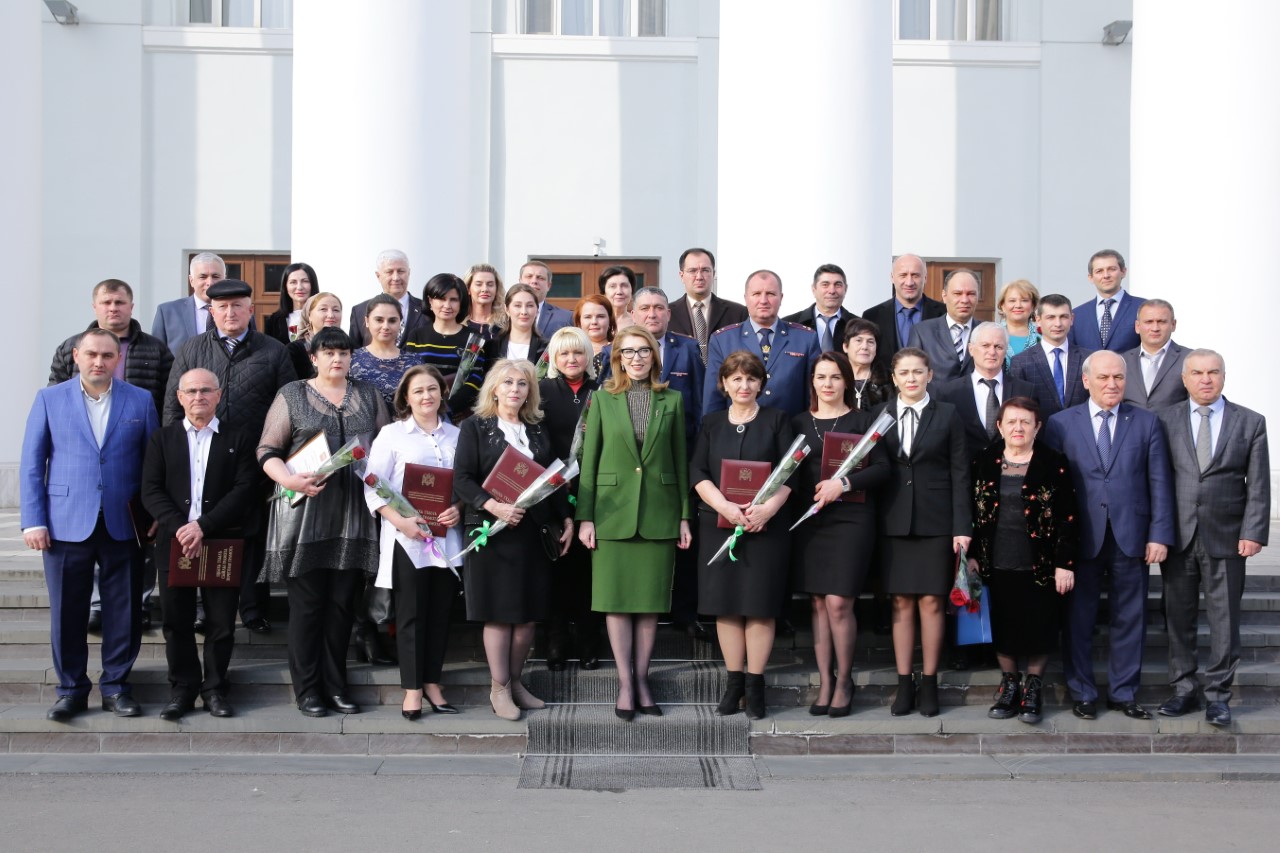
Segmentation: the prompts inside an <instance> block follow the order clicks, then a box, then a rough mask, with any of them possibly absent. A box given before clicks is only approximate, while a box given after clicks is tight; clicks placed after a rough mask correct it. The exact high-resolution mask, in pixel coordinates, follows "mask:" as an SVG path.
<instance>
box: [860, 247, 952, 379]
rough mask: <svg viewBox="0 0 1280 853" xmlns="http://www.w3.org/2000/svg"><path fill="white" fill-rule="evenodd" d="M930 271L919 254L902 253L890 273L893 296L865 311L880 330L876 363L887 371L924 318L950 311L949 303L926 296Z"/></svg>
mask: <svg viewBox="0 0 1280 853" xmlns="http://www.w3.org/2000/svg"><path fill="white" fill-rule="evenodd" d="M927 273H928V271H927V269H926V268H925V264H924V261H923V260H921V259H920V256H919V255H910V254H907V255H899V256H898V258H897V260H895V261H894V262H893V272H892V274H891V275H890V280H891V281H892V283H893V296H892V297H890V298H889V299H888V300H887V301H885V302H881V303H880V304H879V305H873V306H871V307H870V308H868V309H867V310H865V311H863V312H862V318H863V319H864V320H870V321H871V322H873V323H875V324H876V326H878V327H879V329H880V334H879V335H877V336H876V363H877V364H879V365H880V366H881V367H882V368H883V369H884V372H885V373H886V374H887V373H888V372H889V362H890V361H891V360H892V359H893V354H894V353H896V352H897V351H898V350H900V349H902V348H903V347H905V346H906V345H907V340H908V339H909V338H910V337H911V330H912V329H913V328H915V327H916V325H917V324H919V323H920V322H922V321H924V320H932V319H933V318H934V317H941V316H943V315H944V314H946V313H947V309H946V306H945V305H943V304H942V303H941V302H939V301H937V300H936V299H930V298H929V297H927V296H925V295H924V285H925V281H926V277H927Z"/></svg>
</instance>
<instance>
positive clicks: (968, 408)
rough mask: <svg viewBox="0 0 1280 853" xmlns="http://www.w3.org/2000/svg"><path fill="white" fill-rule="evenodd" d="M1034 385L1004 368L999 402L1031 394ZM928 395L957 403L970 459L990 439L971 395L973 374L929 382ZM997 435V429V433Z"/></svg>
mask: <svg viewBox="0 0 1280 853" xmlns="http://www.w3.org/2000/svg"><path fill="white" fill-rule="evenodd" d="M1034 394H1035V386H1033V385H1032V384H1031V383H1030V382H1023V381H1022V380H1021V379H1016V378H1014V377H1013V376H1010V375H1009V371H1007V370H1006V371H1005V372H1004V374H1003V376H1002V377H1001V380H1000V395H999V396H1000V402H1002V403H1003V402H1004V401H1005V400H1008V399H1010V398H1012V397H1033V398H1034ZM929 395H930V396H931V397H937V398H938V399H939V400H941V401H942V402H944V403H950V404H951V405H953V406H955V407H956V413H957V414H959V415H960V422H961V423H963V424H964V437H965V446H966V448H967V449H966V450H965V453H966V454H967V455H966V456H965V458H966V459H968V460H969V461H970V462H972V461H973V459H974V457H976V456H977V455H978V454H979V453H981V452H982V451H983V450H985V449H986V447H987V445H988V444H990V443H991V440H990V439H988V438H987V428H986V425H985V424H983V421H982V413H981V412H979V411H978V403H977V401H976V400H974V398H973V374H972V373H966V374H965V375H964V376H961V377H960V378H958V379H952V380H951V381H949V382H943V383H941V384H939V385H930V386H929ZM996 438H997V439H999V438H1000V435H999V433H997V434H996Z"/></svg>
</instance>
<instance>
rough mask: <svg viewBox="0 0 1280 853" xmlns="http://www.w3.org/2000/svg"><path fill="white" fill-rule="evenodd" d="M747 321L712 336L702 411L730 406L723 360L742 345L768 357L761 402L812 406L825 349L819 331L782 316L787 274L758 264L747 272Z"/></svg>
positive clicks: (795, 408)
mask: <svg viewBox="0 0 1280 853" xmlns="http://www.w3.org/2000/svg"><path fill="white" fill-rule="evenodd" d="M745 302H746V303H747V321H746V322H745V323H738V324H735V325H733V326H725V327H724V328H723V329H721V330H720V331H718V332H716V333H715V334H714V335H712V336H711V340H710V343H709V344H708V346H707V375H706V379H705V380H704V381H703V389H702V414H703V415H706V414H707V413H708V412H714V411H718V410H720V409H723V408H725V407H726V406H727V405H728V402H727V401H726V400H725V397H724V394H722V393H720V382H719V378H718V377H719V373H720V365H721V364H723V363H724V360H725V358H726V357H727V356H728V355H729V354H730V353H734V352H737V351H738V350H746V351H747V352H749V353H751V354H753V355H755V356H757V357H759V359H760V360H761V361H763V362H764V372H765V383H764V390H763V391H761V392H760V405H762V406H773V407H775V408H779V409H782V410H783V411H785V412H788V413H790V414H793V415H794V414H798V413H800V412H803V411H807V410H808V408H809V375H810V373H811V372H812V371H813V365H814V363H815V362H817V360H818V356H820V355H822V350H821V348H820V347H819V345H818V335H817V333H816V332H814V331H813V329H810V328H808V327H807V326H801V325H800V324H799V323H786V322H783V321H782V320H779V319H778V309H779V308H781V307H782V279H780V278H779V277H778V274H777V273H775V272H772V271H771V270H756V271H755V272H753V273H752V274H751V275H749V276H747V290H746V299H745Z"/></svg>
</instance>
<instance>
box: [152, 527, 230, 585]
mask: <svg viewBox="0 0 1280 853" xmlns="http://www.w3.org/2000/svg"><path fill="white" fill-rule="evenodd" d="M243 562H244V540H243V539H206V540H204V542H202V543H201V545H200V552H199V553H198V554H196V555H195V556H194V557H185V556H183V554H182V546H181V545H179V544H178V540H177V539H175V540H173V544H172V546H171V547H170V548H169V586H226V587H235V588H237V589H238V588H239V587H240V567H241V564H242V563H243Z"/></svg>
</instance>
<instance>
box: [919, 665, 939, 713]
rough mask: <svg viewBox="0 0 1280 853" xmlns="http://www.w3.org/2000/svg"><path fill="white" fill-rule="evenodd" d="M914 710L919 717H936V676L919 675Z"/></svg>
mask: <svg viewBox="0 0 1280 853" xmlns="http://www.w3.org/2000/svg"><path fill="white" fill-rule="evenodd" d="M916 708H918V709H919V710H920V714H921V716H925V717H936V716H938V676H937V674H936V673H935V674H934V675H925V674H924V673H921V674H920V694H919V695H918V696H917V697H916Z"/></svg>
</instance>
